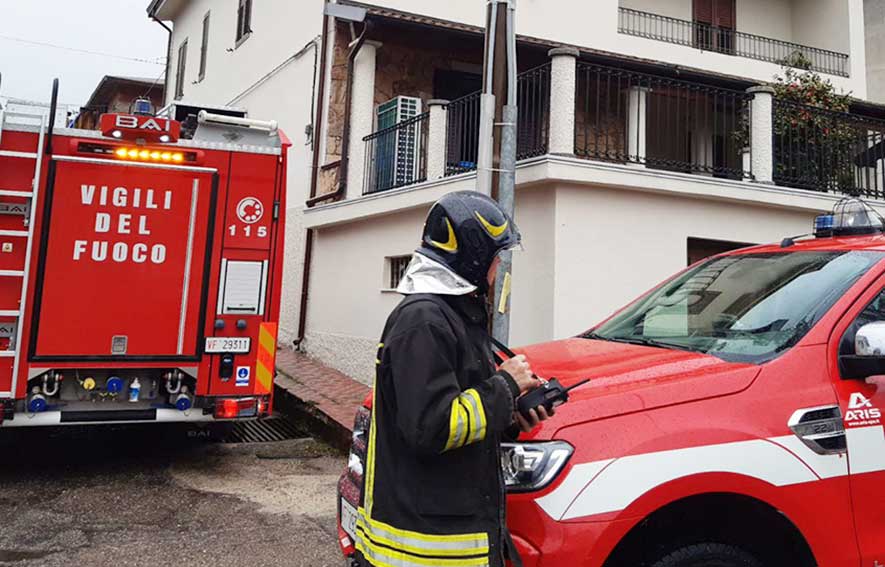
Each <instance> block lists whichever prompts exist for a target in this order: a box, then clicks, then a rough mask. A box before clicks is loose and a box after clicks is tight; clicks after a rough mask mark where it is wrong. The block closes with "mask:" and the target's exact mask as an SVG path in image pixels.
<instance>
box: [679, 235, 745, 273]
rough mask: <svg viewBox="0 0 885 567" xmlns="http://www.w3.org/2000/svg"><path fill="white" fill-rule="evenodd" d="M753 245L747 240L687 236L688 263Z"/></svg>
mask: <svg viewBox="0 0 885 567" xmlns="http://www.w3.org/2000/svg"><path fill="white" fill-rule="evenodd" d="M747 246H755V244H750V243H747V242H730V241H728V240H710V239H708V238H692V237H689V238H688V244H687V248H688V265H689V266H691V265H692V264H694V263H695V262H700V261H701V260H703V259H705V258H709V257H710V256H716V255H717V254H723V253H725V252H730V251H732V250H737V249H739V248H746V247H747Z"/></svg>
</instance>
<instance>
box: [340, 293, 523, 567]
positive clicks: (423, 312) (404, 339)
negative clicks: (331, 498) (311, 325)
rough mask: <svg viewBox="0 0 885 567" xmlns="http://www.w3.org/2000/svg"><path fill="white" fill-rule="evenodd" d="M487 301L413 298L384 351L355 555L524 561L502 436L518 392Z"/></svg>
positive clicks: (391, 565) (495, 563)
mask: <svg viewBox="0 0 885 567" xmlns="http://www.w3.org/2000/svg"><path fill="white" fill-rule="evenodd" d="M487 321H488V316H487V312H486V308H485V303H484V301H482V300H481V299H478V298H476V297H475V296H440V295H430V294H418V295H411V296H408V297H407V298H406V299H404V300H403V301H402V303H400V305H399V306H398V307H397V308H396V309H395V310H394V311H393V313H391V315H390V318H389V319H388V321H387V325H386V326H385V329H384V334H383V337H382V342H381V344H380V345H379V349H378V360H377V371H376V379H375V397H374V402H373V410H372V423H371V427H370V429H369V446H368V453H367V459H366V470H365V476H364V478H365V481H364V482H365V488H364V490H363V498H364V501H363V506H361V507H360V510H359V518H358V521H357V536H356V548H357V550H358V556H361V560H362V561H363V563H368V564H370V565H374V566H377V567H427V566H428V565H433V566H443V567H445V566H453V567H454V566H459V567H483V566H491V567H503V565H504V558H505V557H507V558H509V559H510V560H511V562H512V563H513V564H514V565H516V566H519V565H521V563H520V561H519V558H518V555H517V553H516V551H515V549H514V548H513V543H512V541H511V539H510V536H509V534H508V533H507V531H506V523H505V510H504V507H505V495H504V483H503V477H502V473H501V461H500V448H499V438H500V436H501V435H502V434H503V433H504V432H505V431H506V430H508V429H509V428H510V427H511V425H512V423H513V410H514V400H515V398H516V397H517V396H518V395H519V389H518V387H517V386H516V383H515V382H514V381H513V379H512V378H511V377H510V376H509V375H507V374H506V373H505V372H497V373H496V372H495V366H494V362H493V358H492V356H493V355H492V350H491V345H490V341H489V337H488V334H487V332H486V329H487Z"/></svg>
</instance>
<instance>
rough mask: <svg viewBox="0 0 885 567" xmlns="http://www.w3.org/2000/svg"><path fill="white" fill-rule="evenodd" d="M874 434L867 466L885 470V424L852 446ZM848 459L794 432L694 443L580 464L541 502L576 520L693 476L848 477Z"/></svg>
mask: <svg viewBox="0 0 885 567" xmlns="http://www.w3.org/2000/svg"><path fill="white" fill-rule="evenodd" d="M865 430H874V431H871V432H868V431H865ZM871 438H874V439H876V440H877V441H878V442H880V443H879V444H880V445H881V447H880V448H881V450H879V451H877V453H878V454H877V455H875V456H869V457H865V458H866V459H867V460H869V459H872V460H874V461H875V463H867V465H866V467H865V469H868V470H885V435H883V428H882V426H877V427H870V428H858V429H853V430H851V429H850V430H849V431H848V444H849V449H851V450H852V451H856V449H858V448H859V442H860V443H863V445H865V446H869V445H870V443H871V441H870V439H871ZM864 452H865V453H866V452H869V451H864ZM862 459H864V458H863V457H862ZM847 461H848V460H847V459H846V455H845V454H844V453H843V454H835V455H818V454H817V453H815V452H814V451H812V450H811V449H809V448H808V447H807V446H805V444H804V443H802V442H801V440H799V439H798V438H796V437H795V436H793V435H788V436H784V437H774V438H771V439H755V440H750V441H738V442H734V443H722V444H717V445H705V446H701V447H689V448H685V449H674V450H670V451H660V452H656V453H645V454H641V455H631V456H627V457H621V458H618V459H607V460H601V461H596V462H591V463H581V464H577V465H575V466H573V467H572V469H571V470H570V471H569V473H568V476H567V477H566V478H565V479H564V480H563V482H562V484H560V485H559V486H558V487H557V488H556V489H555V490H553V491H552V492H551V493H549V494H547V495H545V496H543V497H541V498H538V499H537V500H536V502H537V503H538V505H539V506H540V507H541V509H542V510H544V512H545V513H547V515H549V516H550V517H551V518H553V519H554V520H570V519H573V518H583V517H587V516H594V515H597V514H605V513H609V512H618V511H621V510H624V509H625V508H627V507H628V506H629V505H630V504H631V503H633V502H634V501H635V500H636V499H638V498H639V497H641V496H642V495H643V494H645V493H647V492H648V491H650V490H653V489H654V488H656V487H658V486H661V485H663V484H665V483H667V482H671V481H673V480H676V479H680V478H684V477H687V476H692V475H697V474H704V473H714V472H721V473H733V474H739V475H743V476H747V477H750V478H755V479H759V480H762V481H764V482H767V483H769V484H772V485H774V486H789V485H794V484H801V483H804V482H814V481H817V480H820V479H822V478H833V477H838V476H845V475H847V474H848V462H847Z"/></svg>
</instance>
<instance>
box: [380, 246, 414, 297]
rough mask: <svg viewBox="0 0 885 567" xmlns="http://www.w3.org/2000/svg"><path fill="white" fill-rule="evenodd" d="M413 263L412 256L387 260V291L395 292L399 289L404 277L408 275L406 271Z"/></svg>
mask: <svg viewBox="0 0 885 567" xmlns="http://www.w3.org/2000/svg"><path fill="white" fill-rule="evenodd" d="M411 261H412V255H411V254H409V255H407V256H390V257H388V258H386V269H385V270H384V272H385V277H384V289H385V290H395V289H396V288H398V287H399V284H400V282H401V281H402V280H403V276H405V275H406V269H408V267H409V262H411Z"/></svg>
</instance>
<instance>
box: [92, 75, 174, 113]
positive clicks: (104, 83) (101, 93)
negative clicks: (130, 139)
mask: <svg viewBox="0 0 885 567" xmlns="http://www.w3.org/2000/svg"><path fill="white" fill-rule="evenodd" d="M127 86H135V87H139V88H142V89H146V90H147V91H148V92H150V91H151V90H153V89H159V90H160V91H162V89H163V88H164V84H163V80H162V79H158V80H156V81H152V80H150V79H138V78H135V77H115V76H113V75H105V76H104V77H103V78H102V79H101V81H100V82H99V83H98V86H96V87H95V90H94V91H92V95H91V96H90V97H89V101H88V102H87V103H86V106H87V107H92V106H96V107H97V106H101V105H104V104H107V103H108V102H109V100H110V98H111V96H112V95H113V93H114V92H115V91H116V90H118V89H119V88H121V87H127Z"/></svg>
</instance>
